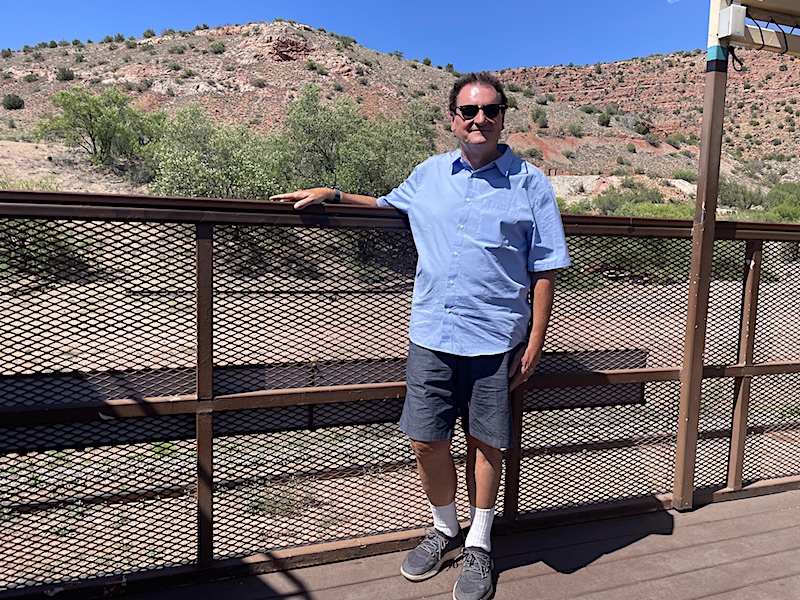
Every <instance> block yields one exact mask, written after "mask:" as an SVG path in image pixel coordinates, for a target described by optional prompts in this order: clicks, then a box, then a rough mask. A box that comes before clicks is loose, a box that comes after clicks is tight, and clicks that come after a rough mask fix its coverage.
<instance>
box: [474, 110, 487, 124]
mask: <svg viewBox="0 0 800 600" xmlns="http://www.w3.org/2000/svg"><path fill="white" fill-rule="evenodd" d="M472 120H473V121H475V122H476V123H485V122H486V115H485V114H484V112H483V109H482V108H481V109H480V110H479V111H478V114H477V115H475V118H474V119H472Z"/></svg>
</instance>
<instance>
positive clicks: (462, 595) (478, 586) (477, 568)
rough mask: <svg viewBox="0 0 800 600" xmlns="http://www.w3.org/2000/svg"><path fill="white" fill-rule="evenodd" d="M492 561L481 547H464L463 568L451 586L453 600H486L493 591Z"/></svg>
mask: <svg viewBox="0 0 800 600" xmlns="http://www.w3.org/2000/svg"><path fill="white" fill-rule="evenodd" d="M493 569H494V561H493V560H492V557H491V556H489V553H488V552H486V550H484V549H483V548H473V547H471V546H470V547H469V548H464V568H463V569H462V571H461V575H459V576H458V581H456V585H455V586H454V587H453V600H486V599H487V598H488V597H489V596H491V595H492V593H493V592H494V582H493V580H492V577H493V576H494V575H493V572H492V571H493Z"/></svg>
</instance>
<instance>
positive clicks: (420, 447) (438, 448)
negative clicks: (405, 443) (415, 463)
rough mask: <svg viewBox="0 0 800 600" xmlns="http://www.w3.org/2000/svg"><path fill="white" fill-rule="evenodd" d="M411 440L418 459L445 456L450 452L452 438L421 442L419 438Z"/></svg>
mask: <svg viewBox="0 0 800 600" xmlns="http://www.w3.org/2000/svg"><path fill="white" fill-rule="evenodd" d="M410 441H411V449H412V450H413V451H414V455H415V456H416V457H417V460H420V461H423V462H424V461H426V460H431V459H433V460H435V459H436V458H440V457H444V456H446V455H449V454H450V440H438V441H435V442H420V441H417V440H410Z"/></svg>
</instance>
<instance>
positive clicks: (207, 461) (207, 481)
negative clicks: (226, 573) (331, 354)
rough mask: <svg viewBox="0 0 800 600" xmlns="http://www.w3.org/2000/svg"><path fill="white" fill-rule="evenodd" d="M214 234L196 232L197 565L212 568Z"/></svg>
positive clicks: (205, 229) (204, 227) (207, 228)
mask: <svg viewBox="0 0 800 600" xmlns="http://www.w3.org/2000/svg"><path fill="white" fill-rule="evenodd" d="M213 235H214V228H213V226H212V225H209V224H205V223H203V224H200V225H197V229H196V255H195V256H196V276H197V291H196V293H197V366H196V373H197V400H198V401H199V405H200V407H201V408H200V409H199V410H198V412H197V415H196V430H197V431H196V433H197V563H198V565H199V566H200V568H208V567H210V566H211V563H212V562H213V559H214V547H213V530H214V520H213V513H214V510H213V509H214V503H213V501H214V494H213V492H214V469H213V445H214V430H213V425H214V423H213V413H212V407H213V404H212V402H213V398H214V385H213V375H214V357H213V349H214V346H213V343H214V337H213V333H214V332H213V310H212V309H213V263H212V260H213Z"/></svg>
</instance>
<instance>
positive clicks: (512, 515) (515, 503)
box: [503, 384, 525, 523]
mask: <svg viewBox="0 0 800 600" xmlns="http://www.w3.org/2000/svg"><path fill="white" fill-rule="evenodd" d="M523 386H524V384H523V385H521V386H519V387H518V388H517V389H515V390H514V391H513V392H511V419H512V424H513V427H514V441H515V444H514V446H513V447H512V448H509V449H508V450H506V473H505V492H504V493H505V497H504V498H503V520H504V521H506V522H507V523H512V522H514V521H516V520H517V517H518V516H519V473H520V461H521V457H522V401H523V398H524V397H525V390H524V389H523Z"/></svg>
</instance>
